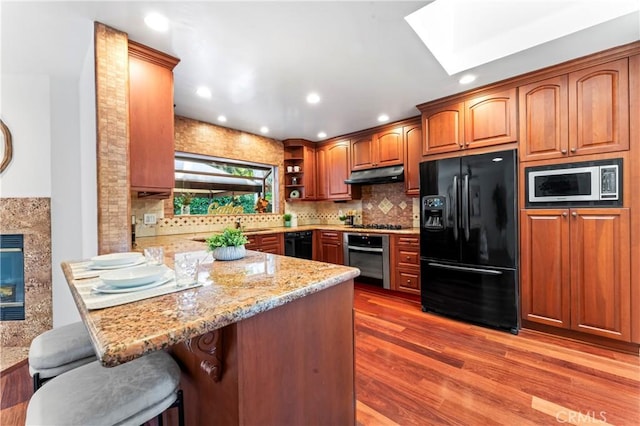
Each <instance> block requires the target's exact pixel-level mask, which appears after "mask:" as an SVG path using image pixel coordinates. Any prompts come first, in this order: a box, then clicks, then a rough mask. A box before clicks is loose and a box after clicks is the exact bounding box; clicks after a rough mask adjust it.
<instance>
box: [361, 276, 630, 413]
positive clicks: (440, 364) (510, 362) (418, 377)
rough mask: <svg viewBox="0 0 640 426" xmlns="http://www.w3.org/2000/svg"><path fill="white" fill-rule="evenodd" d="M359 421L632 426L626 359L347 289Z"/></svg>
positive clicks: (614, 353)
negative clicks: (350, 297) (352, 297)
mask: <svg viewBox="0 0 640 426" xmlns="http://www.w3.org/2000/svg"><path fill="white" fill-rule="evenodd" d="M355 311H356V313H355V324H356V326H355V334H356V394H357V400H358V402H357V404H358V411H357V420H358V424H360V425H389V424H394V423H396V424H400V425H412V424H415V425H428V424H438V425H439V424H457V425H489V424H503V425H544V424H549V425H552V424H558V423H568V424H589V423H599V424H602V423H608V424H613V425H636V424H638V419H640V367H639V358H638V357H637V356H634V355H629V354H623V353H618V352H613V351H610V350H607V349H602V348H599V347H594V346H589V345H586V344H582V343H579V342H572V341H567V340H561V339H559V338H554V337H551V336H548V335H544V334H541V333H537V332H533V331H527V330H522V331H521V332H520V334H519V335H518V336H514V335H512V334H509V333H505V332H501V331H494V330H491V329H487V328H482V327H478V326H474V325H469V324H465V323H462V322H457V321H452V320H449V319H446V318H443V317H438V316H435V315H431V314H426V313H423V312H422V311H421V309H420V304H419V303H418V302H417V301H408V300H404V299H401V298H397V297H389V296H388V295H384V296H381V295H380V294H379V293H378V292H373V291H368V290H366V289H364V288H363V287H358V289H357V291H356V293H355Z"/></svg>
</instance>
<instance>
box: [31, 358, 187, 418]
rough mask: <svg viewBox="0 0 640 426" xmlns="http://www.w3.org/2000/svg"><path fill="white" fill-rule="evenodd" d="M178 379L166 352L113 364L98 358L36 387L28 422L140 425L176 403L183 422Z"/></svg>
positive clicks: (174, 363) (179, 416)
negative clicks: (104, 364) (112, 365)
mask: <svg viewBox="0 0 640 426" xmlns="http://www.w3.org/2000/svg"><path fill="white" fill-rule="evenodd" d="M179 383H180V367H178V364H177V363H176V362H175V361H174V360H173V358H171V356H170V355H169V354H167V353H166V352H164V351H156V352H152V353H150V354H148V355H145V356H142V357H140V358H137V359H135V360H133V361H130V362H126V363H124V364H121V365H118V366H116V367H111V368H107V367H103V366H102V365H101V364H100V362H99V361H94V362H91V363H89V364H86V365H83V366H81V367H78V368H75V369H73V370H71V371H68V372H66V373H63V374H61V375H59V376H57V377H55V378H53V379H51V380H50V381H49V382H47V384H46V386H43V387H41V388H40V389H38V391H37V392H36V393H34V394H33V396H32V397H31V400H29V405H28V407H27V418H26V422H25V424H26V426H30V425H124V424H126V425H141V424H143V423H145V422H147V421H149V420H151V419H153V418H154V417H156V416H159V415H161V414H162V413H163V412H164V411H165V410H167V409H168V408H171V407H177V408H178V421H179V424H180V425H181V426H184V407H183V403H182V391H181V390H178V385H179ZM159 420H160V424H162V423H161V417H159Z"/></svg>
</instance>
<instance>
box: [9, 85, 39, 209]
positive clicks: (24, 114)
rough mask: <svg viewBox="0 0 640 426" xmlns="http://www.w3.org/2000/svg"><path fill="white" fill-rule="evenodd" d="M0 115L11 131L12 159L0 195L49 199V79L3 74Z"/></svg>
mask: <svg viewBox="0 0 640 426" xmlns="http://www.w3.org/2000/svg"><path fill="white" fill-rule="evenodd" d="M0 84H1V85H2V93H1V95H0V96H1V98H0V99H1V104H0V116H1V117H2V121H3V122H4V123H5V124H6V125H7V127H8V128H9V130H10V131H11V136H12V139H13V160H12V161H11V163H9V166H8V167H7V169H5V171H4V172H3V173H2V175H0V196H1V197H3V198H24V197H44V198H48V197H50V196H51V131H50V128H51V122H50V120H51V118H50V103H49V98H50V87H49V77H48V76H45V75H16V74H9V75H6V74H3V75H2V79H1V80H0Z"/></svg>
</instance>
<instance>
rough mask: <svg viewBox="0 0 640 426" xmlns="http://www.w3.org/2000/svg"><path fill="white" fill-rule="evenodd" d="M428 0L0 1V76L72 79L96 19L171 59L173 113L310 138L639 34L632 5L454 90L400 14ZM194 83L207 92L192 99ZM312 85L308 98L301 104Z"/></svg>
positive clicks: (489, 68)
mask: <svg viewBox="0 0 640 426" xmlns="http://www.w3.org/2000/svg"><path fill="white" fill-rule="evenodd" d="M479 1H484V0H479ZM611 1H614V0H611ZM638 1H640V0H638ZM494 2H495V0H494ZM428 3H430V1H418V2H400V1H388V2H377V1H368V2H362V1H353V2H344V1H342V2H324V1H322V2H306V1H304V2H303V1H298V2H292V1H289V2H269V1H267V2H264V1H262V2H241V1H233V2H231V1H227V2H214V1H204V2H202V1H201V2H187V1H181V2H178V1H174V2H171V1H162V2H136V1H129V2H111V1H106V2H94V1H92V2H76V1H74V2H52V1H47V2H30V1H26V2H25V1H17V2H9V1H5V0H2V3H1V4H0V15H1V16H0V18H1V33H0V37H1V39H0V42H1V44H2V62H1V63H0V65H1V68H2V73H3V74H5V73H7V74H12V73H29V74H42V73H44V74H49V75H51V76H52V77H55V78H77V77H78V75H79V73H80V70H81V69H82V64H83V62H84V60H85V56H86V54H87V49H89V48H91V46H92V44H91V43H92V42H91V37H92V33H93V21H100V22H102V23H104V24H106V25H109V26H111V27H113V28H116V29H118V30H121V31H124V32H126V33H128V35H129V38H130V39H132V40H135V41H138V42H140V43H143V44H146V45H148V46H151V47H153V48H155V49H158V50H161V51H164V52H166V53H169V54H171V55H173V56H176V57H178V58H180V59H181V62H180V64H178V66H177V67H176V68H175V70H174V73H175V104H176V113H177V114H179V115H182V116H186V117H190V118H194V119H198V120H202V121H207V122H211V123H216V124H217V122H216V117H218V115H220V114H223V115H225V116H226V117H227V118H228V121H227V123H225V124H224V125H225V126H227V127H231V128H235V129H241V130H244V131H247V132H251V133H259V128H260V127H261V126H263V125H264V126H268V127H269V129H270V131H269V133H268V136H270V137H273V138H276V139H286V138H305V139H309V140H313V141H316V140H319V138H318V137H317V133H318V132H319V131H324V132H326V133H327V137H332V136H337V135H341V134H345V133H349V132H353V131H357V130H361V129H365V128H369V127H374V126H376V125H378V124H379V123H378V122H377V121H376V118H377V116H378V115H379V114H381V113H386V114H388V115H389V117H390V121H396V120H400V119H403V118H408V117H413V116H416V115H418V110H417V109H416V108H415V105H417V104H420V103H423V102H427V101H430V100H434V99H438V98H441V97H444V96H447V95H450V94H454V93H457V92H461V91H465V90H468V89H470V88H473V87H478V86H482V85H485V84H489V83H492V82H495V81H498V80H502V79H505V78H508V77H512V76H515V75H519V74H522V73H525V72H528V71H531V70H535V69H539V68H543V67H545V66H549V65H553V64H557V63H560V62H564V61H566V60H570V59H573V58H577V57H580V56H584V55H587V54H589V53H593V52H597V51H601V50H604V49H607V48H610V47H614V46H618V45H622V44H626V43H629V42H632V41H636V40H639V39H640V15H639V14H638V12H634V13H632V14H628V15H625V16H623V17H621V18H617V19H614V20H612V21H609V22H607V23H604V24H601V25H597V26H595V27H592V28H589V29H586V30H583V31H579V32H577V33H574V34H571V35H568V36H565V37H562V38H560V39H558V40H554V41H550V42H547V43H544V44H542V45H539V46H536V47H533V48H530V49H527V50H525V51H523V52H519V53H516V54H512V55H510V56H507V57H504V58H502V59H498V60H495V61H493V62H490V63H488V64H485V65H481V66H478V67H475V68H473V69H471V70H469V71H471V72H473V73H474V74H477V75H478V79H477V80H476V81H475V82H474V83H472V84H471V85H468V86H461V85H460V84H459V83H458V79H459V77H460V75H461V74H462V73H459V74H454V75H452V76H449V75H448V74H447V72H446V71H445V70H444V69H443V67H442V66H441V65H440V64H439V63H438V62H437V61H436V60H435V58H434V56H433V55H432V54H431V52H430V51H429V50H428V49H427V48H426V47H425V46H424V45H423V44H422V42H421V41H420V39H419V38H418V36H417V35H416V34H415V33H414V32H413V30H412V29H411V28H410V27H409V25H408V24H407V23H406V22H405V20H404V17H405V16H407V15H409V14H410V13H412V12H414V11H416V10H418V9H420V8H421V7H423V6H424V5H426V4H428ZM488 3H490V1H488ZM152 11H155V12H160V13H162V14H164V15H166V16H167V17H168V18H169V19H170V20H171V24H170V25H171V27H170V29H169V31H168V32H167V33H156V32H154V31H152V30H150V29H148V28H147V27H146V26H145V25H144V23H143V18H144V16H145V15H146V14H147V13H148V12H152ZM501 19H504V18H501ZM477 25H478V26H479V28H482V26H483V25H495V24H490V23H487V22H478V23H477ZM202 85H204V86H208V87H209V88H210V89H211V92H212V97H211V99H202V98H199V97H197V96H196V95H195V91H196V89H197V87H199V86H202ZM311 91H316V92H318V93H319V94H320V96H321V98H322V99H321V102H320V103H319V104H316V105H309V104H307V103H306V101H305V97H306V95H307V94H308V93H309V92H311Z"/></svg>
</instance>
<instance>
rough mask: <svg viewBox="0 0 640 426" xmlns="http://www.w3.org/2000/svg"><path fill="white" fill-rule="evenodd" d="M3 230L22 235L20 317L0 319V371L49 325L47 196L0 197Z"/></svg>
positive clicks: (49, 214)
mask: <svg viewBox="0 0 640 426" xmlns="http://www.w3.org/2000/svg"><path fill="white" fill-rule="evenodd" d="M0 223H2V233H3V234H22V235H24V281H25V319H24V321H0V346H2V362H0V371H1V370H3V369H4V368H5V367H8V366H10V365H11V364H12V363H13V362H15V361H19V360H22V359H25V358H26V355H27V353H28V349H29V345H30V344H31V341H32V340H33V339H34V338H35V337H36V336H37V335H39V334H41V333H43V332H45V331H47V330H50V329H51V328H52V327H53V323H52V318H53V313H52V300H51V199H50V198H0Z"/></svg>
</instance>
